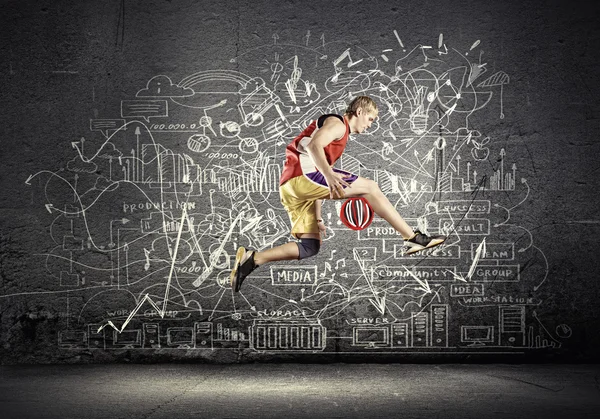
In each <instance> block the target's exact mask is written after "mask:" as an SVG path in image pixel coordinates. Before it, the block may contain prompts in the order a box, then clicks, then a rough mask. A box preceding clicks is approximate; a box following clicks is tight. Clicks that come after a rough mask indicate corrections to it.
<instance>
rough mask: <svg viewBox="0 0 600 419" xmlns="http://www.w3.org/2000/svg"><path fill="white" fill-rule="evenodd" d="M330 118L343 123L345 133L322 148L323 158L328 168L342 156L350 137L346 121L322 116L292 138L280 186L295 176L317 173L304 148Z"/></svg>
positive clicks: (287, 149) (286, 150) (337, 116)
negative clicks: (323, 151) (325, 159)
mask: <svg viewBox="0 0 600 419" xmlns="http://www.w3.org/2000/svg"><path fill="white" fill-rule="evenodd" d="M330 116H333V117H336V118H339V119H341V120H342V121H343V122H344V125H346V133H345V134H344V135H343V136H342V138H340V139H339V140H334V141H332V142H330V143H329V144H328V145H327V146H326V147H325V148H324V150H325V157H326V158H327V163H329V165H330V166H333V164H334V163H335V162H336V161H337V160H338V159H339V158H340V157H341V156H342V153H343V152H344V149H345V148H346V144H347V143H348V138H349V137H350V126H349V125H348V121H346V119H345V118H343V117H342V116H340V115H335V114H327V115H323V116H321V117H319V118H318V119H316V120H314V121H312V122H311V123H310V124H309V125H308V127H306V128H305V129H304V131H302V132H301V133H300V135H298V136H297V137H296V138H294V141H292V142H291V143H290V144H288V146H287V147H286V148H285V163H284V164H283V171H282V172H281V177H280V178H279V185H280V186H281V185H283V184H284V183H285V182H287V181H288V180H290V179H292V178H294V177H296V176H301V175H302V174H304V173H311V172H316V171H318V169H317V167H316V166H315V164H314V163H313V161H312V159H311V158H310V157H309V156H308V154H307V152H306V149H305V148H306V146H307V145H308V143H310V140H311V139H312V137H313V135H314V134H316V132H317V131H318V130H319V129H320V128H321V127H322V126H323V123H324V122H325V119H327V118H328V117H330Z"/></svg>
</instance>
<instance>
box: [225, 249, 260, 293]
mask: <svg viewBox="0 0 600 419" xmlns="http://www.w3.org/2000/svg"><path fill="white" fill-rule="evenodd" d="M256 268H258V265H257V264H256V263H254V251H248V250H246V248H245V247H243V246H240V247H239V248H238V250H237V253H236V254H235V263H234V264H233V269H232V270H231V275H229V281H230V282H231V288H233V290H234V291H235V292H238V291H239V290H240V287H241V286H242V282H244V279H245V278H246V277H247V276H248V275H250V273H251V272H252V271H253V270H255V269H256Z"/></svg>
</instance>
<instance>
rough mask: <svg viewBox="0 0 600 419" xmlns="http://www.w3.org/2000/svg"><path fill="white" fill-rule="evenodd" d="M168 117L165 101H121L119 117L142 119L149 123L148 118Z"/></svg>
mask: <svg viewBox="0 0 600 419" xmlns="http://www.w3.org/2000/svg"><path fill="white" fill-rule="evenodd" d="M159 116H168V107H167V101H166V100H122V101H121V117H123V118H143V119H144V120H145V121H146V122H148V123H150V118H152V117H159Z"/></svg>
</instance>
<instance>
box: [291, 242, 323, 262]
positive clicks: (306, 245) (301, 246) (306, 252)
mask: <svg viewBox="0 0 600 419" xmlns="http://www.w3.org/2000/svg"><path fill="white" fill-rule="evenodd" d="M296 244H297V245H298V253H299V254H298V260H301V259H306V258H309V257H311V256H314V255H316V254H317V253H319V249H320V248H321V240H319V239H300V241H299V242H297V243H296Z"/></svg>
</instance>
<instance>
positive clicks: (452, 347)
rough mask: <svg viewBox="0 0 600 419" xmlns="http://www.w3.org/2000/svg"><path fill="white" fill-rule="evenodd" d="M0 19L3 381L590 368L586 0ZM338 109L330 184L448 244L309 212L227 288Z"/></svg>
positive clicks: (592, 212) (132, 11)
mask: <svg viewBox="0 0 600 419" xmlns="http://www.w3.org/2000/svg"><path fill="white" fill-rule="evenodd" d="M2 9H3V10H2V13H1V16H2V17H1V19H2V23H1V25H2V28H3V30H2V31H3V36H2V39H1V41H0V42H1V44H0V45H1V51H2V57H3V60H2V64H1V65H0V71H1V72H2V93H3V103H4V105H3V112H2V114H1V116H0V118H1V126H2V128H3V138H2V145H1V147H0V153H1V161H2V166H1V167H2V172H1V176H0V182H1V190H2V194H1V197H2V200H1V204H0V213H1V217H0V219H1V241H0V243H1V255H0V268H1V269H0V342H1V345H0V357H1V358H0V360H1V362H2V363H25V362H111V361H124V360H135V361H147V362H152V361H164V360H202V361H204V360H207V361H214V362H238V361H239V362H241V361H248V360H293V361H302V360H308V359H310V360H320V361H328V360H340V359H344V360H347V359H359V360H364V361H376V360H383V359H385V360H397V361H404V360H426V361H432V362H439V361H448V360H449V361H452V360H465V359H477V360H483V361H497V360H508V361H523V360H539V359H551V360H561V361H580V360H590V359H597V353H598V351H597V348H598V345H599V341H598V320H597V319H598V318H599V314H600V313H598V304H597V298H598V296H599V293H598V281H597V270H598V269H597V268H598V262H597V257H596V248H595V245H596V244H597V239H596V235H597V234H598V226H599V223H600V218H599V217H598V198H597V195H596V190H597V187H598V170H599V167H600V166H599V164H598V159H597V155H598V152H599V150H598V144H599V142H598V140H597V132H598V128H599V124H598V117H599V111H598V81H597V78H596V77H594V76H593V75H592V74H593V72H592V69H594V70H595V69H596V66H595V64H597V59H596V49H595V46H596V45H597V43H598V40H599V39H598V29H597V19H598V10H597V7H594V8H592V6H583V5H581V4H574V3H573V2H520V1H502V2H476V1H456V2H448V3H446V4H440V3H438V2H422V1H419V2H416V1H415V2H393V1H391V2H390V1H368V2H365V1H346V2H340V1H329V2H319V1H302V2H301V1H281V2H279V1H276V2H267V1H252V2H237V1H232V0H227V1H216V2H207V1H192V0H187V1H183V0H182V1H159V0H150V1H133V0H123V1H121V0H107V1H71V2H69V1H12V2H11V1H8V2H6V1H5V2H3V5H2ZM359 94H368V95H371V96H372V97H373V98H374V99H375V100H376V101H377V103H378V105H379V109H380V112H379V119H378V120H377V122H376V124H374V125H373V127H372V129H371V130H369V132H368V133H367V134H366V135H357V136H354V137H353V139H352V140H351V141H350V143H349V145H348V147H347V149H346V153H345V156H344V158H343V159H342V160H341V161H339V162H338V167H340V168H343V169H346V170H350V171H353V172H355V173H359V174H360V175H361V176H364V177H368V178H371V179H374V180H376V181H377V182H378V183H379V185H380V187H381V189H382V190H383V191H384V192H385V194H386V195H387V196H388V197H389V199H390V201H391V202H392V203H393V204H394V205H395V206H396V208H397V209H398V211H399V212H400V213H401V214H402V215H403V217H405V218H406V219H407V221H408V222H409V224H411V225H412V226H413V227H415V228H417V227H419V228H422V229H425V230H427V231H429V232H430V233H439V232H441V233H446V234H449V236H450V239H449V240H448V244H447V245H445V246H444V247H443V248H441V249H440V250H437V251H433V252H432V251H430V252H427V253H424V254H418V255H417V256H414V255H413V256H407V255H406V254H405V252H404V249H403V247H402V241H401V239H400V237H399V236H398V235H396V234H395V233H394V232H393V231H391V230H390V229H389V227H388V226H387V224H386V223H385V221H383V220H382V219H379V218H376V219H375V220H374V221H373V223H372V224H371V226H370V227H369V228H367V229H365V230H362V231H353V230H350V229H348V228H347V227H345V226H344V225H343V224H341V223H340V221H339V216H338V214H339V209H340V207H339V206H340V205H341V201H340V202H337V203H336V202H333V201H328V202H326V203H325V206H324V218H325V221H326V224H327V226H328V230H327V233H328V235H327V238H326V240H325V241H324V242H323V248H322V251H321V253H320V254H319V255H317V256H316V257H314V258H312V259H307V260H304V261H301V262H297V261H291V262H285V263H284V262H281V263H275V264H272V265H269V266H261V267H260V268H259V269H258V270H257V271H255V273H253V275H252V276H251V277H249V278H248V279H247V281H246V282H245V283H244V286H243V288H242V291H241V293H238V294H233V293H232V292H231V290H230V288H229V285H228V276H229V272H230V269H231V266H232V263H233V258H234V257H235V251H236V248H237V246H239V245H243V246H246V247H249V248H252V249H259V250H263V249H267V248H270V247H272V246H276V245H279V244H282V243H285V242H287V241H288V240H289V238H290V237H289V235H288V233H289V220H288V218H287V215H286V213H285V211H284V210H283V209H282V207H281V204H280V202H279V195H278V189H277V181H278V176H279V173H280V168H281V163H282V161H283V158H284V150H285V145H286V144H287V143H288V142H289V141H290V140H291V139H292V138H293V137H294V136H295V135H296V134H297V133H298V132H299V131H300V130H301V129H302V128H303V127H304V126H305V125H306V124H307V123H308V122H309V121H310V120H311V119H313V118H314V117H315V116H317V115H319V114H321V113H325V112H337V113H342V112H343V110H344V108H345V104H346V103H347V102H348V101H349V100H350V98H351V97H353V96H356V95H359ZM182 221H183V223H182ZM484 246H485V252H483V250H484ZM99 329H101V330H100V331H99Z"/></svg>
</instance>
